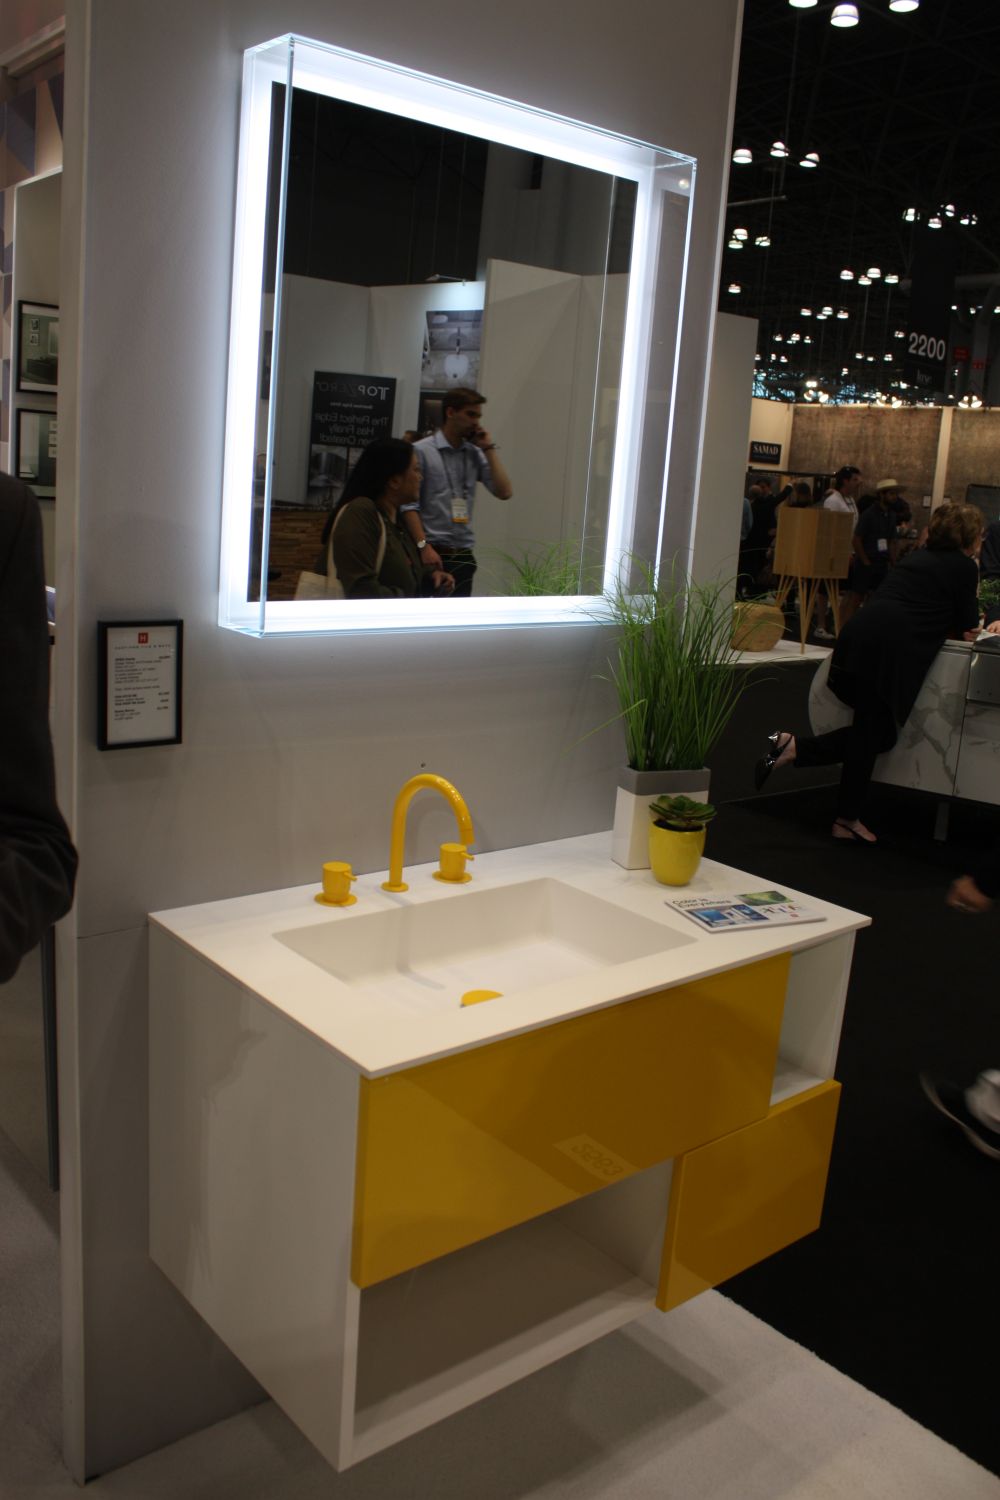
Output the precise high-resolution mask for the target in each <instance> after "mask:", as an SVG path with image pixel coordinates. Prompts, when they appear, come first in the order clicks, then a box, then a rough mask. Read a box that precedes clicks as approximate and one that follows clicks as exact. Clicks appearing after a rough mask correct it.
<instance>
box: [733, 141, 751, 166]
mask: <svg viewBox="0 0 1000 1500" xmlns="http://www.w3.org/2000/svg"><path fill="white" fill-rule="evenodd" d="M733 161H734V162H735V163H736V165H737V166H738V167H748V166H749V165H750V163H751V162H752V161H753V152H752V151H751V150H750V147H749V146H737V147H736V150H735V151H734V152H733Z"/></svg>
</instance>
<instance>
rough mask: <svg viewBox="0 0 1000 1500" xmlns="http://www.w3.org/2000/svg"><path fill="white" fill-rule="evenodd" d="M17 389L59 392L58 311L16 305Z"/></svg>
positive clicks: (48, 306) (49, 304)
mask: <svg viewBox="0 0 1000 1500" xmlns="http://www.w3.org/2000/svg"><path fill="white" fill-rule="evenodd" d="M17 389H18V390H19V391H34V392H35V393H36V394H46V395H50V396H54V395H55V394H56V392H57V391H58V389H59V308H58V307H57V306H56V304H55V303H54V302H19V303H18V304H17Z"/></svg>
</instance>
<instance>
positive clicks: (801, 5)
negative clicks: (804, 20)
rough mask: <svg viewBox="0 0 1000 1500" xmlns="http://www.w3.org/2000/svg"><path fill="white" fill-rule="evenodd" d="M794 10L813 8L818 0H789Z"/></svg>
mask: <svg viewBox="0 0 1000 1500" xmlns="http://www.w3.org/2000/svg"><path fill="white" fill-rule="evenodd" d="M788 3H789V5H790V6H791V7H792V9H793V10H811V9H812V8H813V6H814V5H816V4H817V0H788Z"/></svg>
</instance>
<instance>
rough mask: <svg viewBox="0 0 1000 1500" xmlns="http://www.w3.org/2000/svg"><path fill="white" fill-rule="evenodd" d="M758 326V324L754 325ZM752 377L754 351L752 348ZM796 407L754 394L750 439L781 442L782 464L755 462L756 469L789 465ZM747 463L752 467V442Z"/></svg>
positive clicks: (762, 441)
mask: <svg viewBox="0 0 1000 1500" xmlns="http://www.w3.org/2000/svg"><path fill="white" fill-rule="evenodd" d="M754 326H755V327H756V324H755V325H754ZM750 357H751V379H752V378H753V377H752V361H753V351H752V350H751V356H750ZM794 412H795V407H794V406H793V405H792V403H791V402H790V401H766V400H765V399H764V398H763V397H762V396H754V398H753V401H752V402H751V407H750V441H751V442H754V443H780V444H781V464H754V465H753V467H754V468H755V469H761V470H766V469H774V468H780V467H781V466H782V464H783V465H785V466H786V467H787V465H788V454H789V450H790V448H791V446H792V416H793V414H794ZM745 457H746V463H745V464H744V466H743V467H744V469H746V468H749V467H750V443H747V449H746V455H745Z"/></svg>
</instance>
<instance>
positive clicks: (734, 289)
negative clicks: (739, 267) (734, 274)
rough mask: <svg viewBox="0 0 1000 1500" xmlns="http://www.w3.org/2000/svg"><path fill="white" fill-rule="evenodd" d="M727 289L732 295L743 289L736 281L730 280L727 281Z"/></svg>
mask: <svg viewBox="0 0 1000 1500" xmlns="http://www.w3.org/2000/svg"><path fill="white" fill-rule="evenodd" d="M728 290H729V291H730V292H732V294H733V296H734V297H735V296H737V295H738V294H739V293H740V292H741V291H742V290H743V288H742V287H741V286H740V284H739V282H738V281H731V282H730V283H729V287H728Z"/></svg>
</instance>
